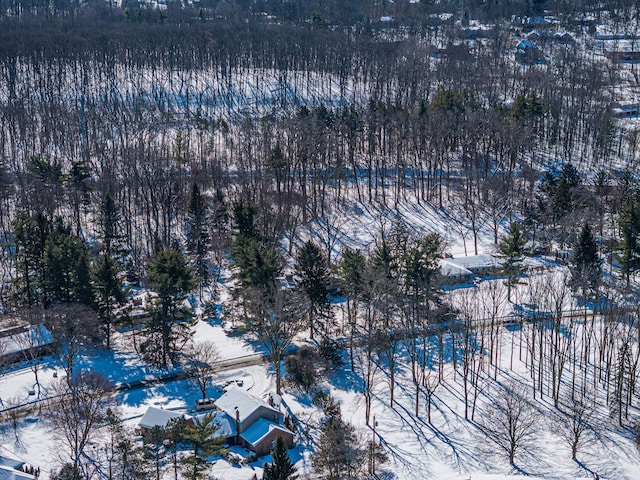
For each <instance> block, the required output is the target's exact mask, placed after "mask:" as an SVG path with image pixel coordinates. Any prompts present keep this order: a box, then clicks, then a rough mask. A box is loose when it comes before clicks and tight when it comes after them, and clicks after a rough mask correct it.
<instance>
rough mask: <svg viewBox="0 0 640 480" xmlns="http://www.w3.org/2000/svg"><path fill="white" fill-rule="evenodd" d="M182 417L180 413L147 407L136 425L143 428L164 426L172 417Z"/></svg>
mask: <svg viewBox="0 0 640 480" xmlns="http://www.w3.org/2000/svg"><path fill="white" fill-rule="evenodd" d="M178 417H184V415H183V414H182V413H178V412H172V411H171V410H163V409H162V408H156V407H149V408H148V409H147V411H146V412H145V414H144V416H143V417H142V419H141V420H140V422H138V425H140V426H141V427H144V428H153V427H156V426H157V427H164V426H166V425H167V423H168V422H169V420H171V419H172V418H178Z"/></svg>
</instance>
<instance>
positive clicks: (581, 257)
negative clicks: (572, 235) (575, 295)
mask: <svg viewBox="0 0 640 480" xmlns="http://www.w3.org/2000/svg"><path fill="white" fill-rule="evenodd" d="M569 270H570V272H571V287H572V288H573V289H574V290H578V289H579V290H580V291H581V293H582V296H583V297H585V299H586V296H587V294H588V293H594V292H595V291H596V290H597V289H598V285H599V284H600V278H601V276H602V268H601V262H600V258H599V257H598V244H597V243H596V239H595V238H594V236H593V233H592V231H591V226H590V225H589V224H588V223H585V224H584V225H583V226H582V230H581V231H580V236H579V237H578V241H577V242H576V244H575V246H574V249H573V254H572V255H571V259H570V261H569Z"/></svg>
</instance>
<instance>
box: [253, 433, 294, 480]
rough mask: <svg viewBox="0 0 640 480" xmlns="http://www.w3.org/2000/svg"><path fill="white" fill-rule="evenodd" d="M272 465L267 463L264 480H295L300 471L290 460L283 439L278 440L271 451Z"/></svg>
mask: <svg viewBox="0 0 640 480" xmlns="http://www.w3.org/2000/svg"><path fill="white" fill-rule="evenodd" d="M271 458H272V459H273V461H272V462H271V463H265V465H264V475H263V477H262V480H294V479H295V478H297V475H296V474H295V473H296V471H297V470H298V469H297V468H296V466H295V465H294V464H293V462H292V461H291V458H289V453H288V452H287V447H286V445H285V444H284V440H283V439H282V437H278V438H277V439H276V444H275V446H274V447H273V449H272V450H271Z"/></svg>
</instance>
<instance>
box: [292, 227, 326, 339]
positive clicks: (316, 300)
mask: <svg viewBox="0 0 640 480" xmlns="http://www.w3.org/2000/svg"><path fill="white" fill-rule="evenodd" d="M296 274H297V276H298V277H300V284H299V285H300V289H301V290H302V291H303V292H304V294H305V295H306V296H307V298H308V299H309V332H310V336H311V338H312V339H313V334H314V330H315V320H316V317H317V315H318V313H320V312H323V313H324V312H326V310H327V308H328V305H329V301H328V300H327V288H328V285H329V269H328V268H327V260H326V258H325V257H324V255H323V254H322V251H321V250H320V247H318V245H316V244H315V243H314V242H313V241H312V240H309V241H307V242H306V243H305V244H304V245H303V246H302V247H301V248H300V250H298V255H297V257H296ZM322 327H323V328H322V330H325V328H324V325H323V324H322Z"/></svg>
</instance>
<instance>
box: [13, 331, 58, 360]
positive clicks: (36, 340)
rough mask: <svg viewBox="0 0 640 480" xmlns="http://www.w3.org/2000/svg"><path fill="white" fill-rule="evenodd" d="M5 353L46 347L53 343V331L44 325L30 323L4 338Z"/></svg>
mask: <svg viewBox="0 0 640 480" xmlns="http://www.w3.org/2000/svg"><path fill="white" fill-rule="evenodd" d="M2 343H3V344H4V349H3V352H2V354H3V355H13V354H16V353H20V352H22V351H25V350H28V349H30V348H38V347H44V346H46V345H50V344H52V343H53V337H52V336H51V333H50V332H49V330H47V328H46V327H45V326H44V325H29V326H27V327H26V328H25V329H24V330H23V331H21V332H18V333H14V334H13V335H8V336H6V337H3V338H2Z"/></svg>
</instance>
